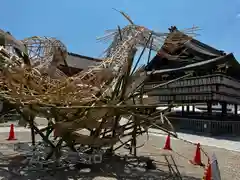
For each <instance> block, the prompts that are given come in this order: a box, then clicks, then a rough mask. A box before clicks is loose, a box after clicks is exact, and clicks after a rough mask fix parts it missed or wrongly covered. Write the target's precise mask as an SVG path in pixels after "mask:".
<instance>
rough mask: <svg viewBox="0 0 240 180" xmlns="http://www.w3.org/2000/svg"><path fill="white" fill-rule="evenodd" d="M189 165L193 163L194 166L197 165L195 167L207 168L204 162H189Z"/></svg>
mask: <svg viewBox="0 0 240 180" xmlns="http://www.w3.org/2000/svg"><path fill="white" fill-rule="evenodd" d="M189 163H191V164H192V165H195V166H202V167H204V166H205V165H204V164H203V163H202V162H200V163H197V162H194V161H193V160H189Z"/></svg>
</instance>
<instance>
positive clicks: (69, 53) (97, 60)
mask: <svg viewBox="0 0 240 180" xmlns="http://www.w3.org/2000/svg"><path fill="white" fill-rule="evenodd" d="M68 55H70V56H75V57H79V58H84V59H87V60H90V61H95V62H101V61H102V60H101V59H97V58H92V57H88V56H83V55H79V54H75V53H72V52H68Z"/></svg>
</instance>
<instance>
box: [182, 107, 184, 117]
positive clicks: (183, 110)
mask: <svg viewBox="0 0 240 180" xmlns="http://www.w3.org/2000/svg"><path fill="white" fill-rule="evenodd" d="M182 115H184V106H182Z"/></svg>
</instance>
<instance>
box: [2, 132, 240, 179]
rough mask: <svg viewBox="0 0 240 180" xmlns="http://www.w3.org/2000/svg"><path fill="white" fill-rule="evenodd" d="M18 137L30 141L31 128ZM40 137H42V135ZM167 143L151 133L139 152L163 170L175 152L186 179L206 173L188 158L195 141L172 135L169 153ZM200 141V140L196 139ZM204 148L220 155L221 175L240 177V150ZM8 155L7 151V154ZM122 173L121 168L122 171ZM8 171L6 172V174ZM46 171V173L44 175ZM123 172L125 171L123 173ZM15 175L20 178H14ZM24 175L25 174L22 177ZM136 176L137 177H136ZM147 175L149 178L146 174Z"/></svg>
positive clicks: (67, 176) (96, 175) (60, 174)
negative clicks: (188, 141) (167, 160)
mask: <svg viewBox="0 0 240 180" xmlns="http://www.w3.org/2000/svg"><path fill="white" fill-rule="evenodd" d="M16 134H17V138H18V140H17V141H25V142H26V141H29V140H30V137H29V133H28V132H17V133H16ZM4 137H7V133H5V134H4V133H0V139H3V138H4ZM37 139H40V138H39V137H38V138H37ZM145 140H146V136H142V137H139V138H138V143H139V145H141V144H142V143H144V142H145ZM17 141H11V142H9V141H5V140H3V141H2V142H1V143H6V144H8V145H10V144H11V143H16V142H17ZM164 143H165V137H161V136H153V135H151V136H150V137H149V140H148V141H147V143H146V144H145V146H143V147H142V148H139V149H138V154H139V155H144V156H150V157H152V158H153V159H155V160H156V161H157V165H158V168H159V169H161V170H164V171H167V170H168V168H167V166H166V161H165V159H164V156H163V155H164V154H167V155H170V154H171V155H173V157H174V159H175V161H176V164H177V166H178V169H179V171H180V173H181V174H182V176H184V178H183V179H185V180H197V179H199V180H200V179H201V178H202V176H203V173H204V170H203V168H201V167H196V166H193V165H191V164H190V163H189V162H188V161H189V160H190V159H193V157H194V153H195V149H196V147H195V146H194V145H192V144H188V143H186V142H183V141H180V140H175V139H172V141H171V145H172V149H173V152H171V153H168V152H166V151H163V150H161V147H163V145H164ZM196 143H197V142H196ZM202 148H203V149H204V151H205V152H207V153H208V154H209V155H211V154H212V153H215V154H216V156H217V158H218V162H219V166H220V171H221V176H222V180H229V179H231V180H240V153H238V152H233V151H228V150H225V149H220V148H215V147H209V146H202ZM118 152H119V153H121V154H124V153H126V150H125V149H120V150H119V151H118ZM2 153H3V154H5V153H7V154H8V153H11V150H8V151H4V152H2ZM5 155H6V154H5ZM202 160H203V163H206V162H207V159H206V157H205V156H204V154H202ZM116 166H119V169H121V168H123V167H121V165H116ZM120 173H121V172H120ZM135 173H138V174H141V172H140V171H139V172H138V171H137V170H135ZM4 174H5V175H4ZM7 174H9V173H7V172H4V170H2V171H1V170H0V175H2V177H3V176H5V179H11V178H9V177H7ZM40 174H41V175H42V176H43V177H42V178H40V179H51V180H54V179H56V180H57V179H58V180H67V179H76V180H78V179H94V180H105V179H106V180H107V179H109V180H111V179H120V178H113V177H106V175H103V174H102V173H101V174H99V173H94V174H93V173H92V174H91V177H86V176H85V177H84V178H83V177H79V173H77V172H62V171H61V172H58V173H56V174H55V175H53V176H50V175H48V174H45V172H41V173H40ZM40 174H39V173H33V174H31V176H30V177H29V179H39V178H37V177H39V176H40ZM43 174H45V175H43ZM149 174H151V175H152V176H154V177H155V179H161V178H160V176H161V174H160V173H158V172H151V173H149ZM122 175H123V174H122ZM0 179H1V177H0ZM15 179H20V178H19V177H18V178H15ZM21 179H22V178H21ZM133 179H136V178H133ZM138 179H139V178H138ZM146 179H147V178H146Z"/></svg>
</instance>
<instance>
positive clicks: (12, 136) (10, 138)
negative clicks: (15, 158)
mask: <svg viewBox="0 0 240 180" xmlns="http://www.w3.org/2000/svg"><path fill="white" fill-rule="evenodd" d="M7 140H8V141H13V140H17V139H16V138H15V132H14V125H13V124H11V126H10V131H9V136H8V139H7Z"/></svg>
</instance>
